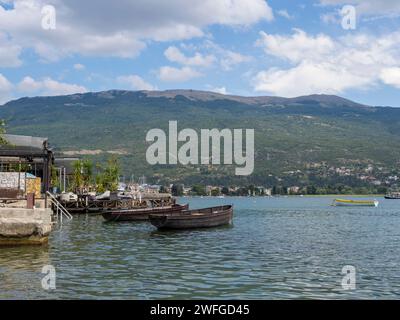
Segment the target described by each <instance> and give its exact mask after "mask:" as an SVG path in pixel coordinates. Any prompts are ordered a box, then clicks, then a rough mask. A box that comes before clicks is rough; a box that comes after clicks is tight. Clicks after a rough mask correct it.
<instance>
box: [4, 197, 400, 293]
mask: <svg viewBox="0 0 400 320" xmlns="http://www.w3.org/2000/svg"><path fill="white" fill-rule="evenodd" d="M188 200H189V202H191V206H192V207H196V206H197V207H202V206H203V207H205V206H210V205H214V204H216V201H217V200H216V199H206V198H205V199H185V202H186V201H188ZM225 200H226V201H227V202H233V203H234V205H235V218H234V225H233V227H223V228H216V229H208V230H191V231H180V232H160V231H156V230H155V229H154V228H153V227H152V226H151V225H150V224H148V223H104V222H103V220H102V218H101V217H99V216H97V217H96V216H92V217H89V216H81V217H76V218H75V219H74V220H73V221H71V222H69V223H66V224H64V226H63V228H62V231H61V232H55V233H53V234H52V236H51V239H50V243H49V245H48V246H47V247H41V248H36V247H35V248H3V249H1V251H0V289H1V290H0V298H2V299H12V298H23V299H38V298H44V299H46V298H60V299H70V298H83V299H98V298H115V299H189V298H191V299H237V298H243V299H293V298H303V299H315V298H318V299H332V298H333V299H345V298H353V299H357V298H384V299H391V298H398V297H399V294H400V279H399V278H400V276H398V266H399V262H400V248H399V246H398V245H397V244H398V240H399V239H400V228H399V227H400V215H398V210H397V205H396V203H394V202H392V203H390V204H387V203H382V207H381V208H379V209H378V210H374V209H373V208H372V209H369V208H367V209H363V208H343V209H344V210H341V208H340V209H339V208H332V207H330V206H329V204H330V203H331V200H332V199H330V198H324V197H322V198H307V199H306V198H282V199H257V200H256V202H254V201H253V200H252V199H247V198H240V199H239V198H232V199H225ZM46 264H52V265H54V266H55V267H56V270H57V290H56V291H54V292H51V293H49V292H47V291H44V290H43V289H42V288H41V284H40V281H41V278H42V276H43V275H42V274H41V268H42V266H43V265H46ZM348 264H350V265H354V266H355V267H356V269H357V290H355V291H343V290H342V289H341V280H342V277H343V275H342V274H341V270H342V267H343V266H344V265H348Z"/></svg>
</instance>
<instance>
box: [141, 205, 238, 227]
mask: <svg viewBox="0 0 400 320" xmlns="http://www.w3.org/2000/svg"><path fill="white" fill-rule="evenodd" d="M149 219H150V223H151V224H152V225H153V226H155V227H157V228H158V229H193V228H211V227H218V226H222V225H227V224H231V223H232V219H233V206H232V205H225V206H219V207H212V208H205V209H196V210H185V211H182V212H180V213H179V214H176V215H171V214H151V215H150V216H149Z"/></svg>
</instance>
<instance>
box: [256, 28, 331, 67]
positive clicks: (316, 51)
mask: <svg viewBox="0 0 400 320" xmlns="http://www.w3.org/2000/svg"><path fill="white" fill-rule="evenodd" d="M260 36H261V37H260V39H259V40H258V41H257V42H256V44H257V45H258V46H260V47H262V48H263V49H264V51H265V53H267V54H269V55H272V56H275V57H278V58H286V59H288V60H289V61H290V62H294V63H296V62H300V61H301V60H303V59H304V58H307V59H311V60H315V59H319V58H320V57H324V55H325V54H327V53H330V52H332V50H333V49H334V48H335V44H334V41H333V40H332V39H331V38H330V37H328V36H326V35H324V34H319V35H317V36H314V37H313V36H309V35H307V34H306V33H305V32H304V31H303V30H300V29H294V33H293V35H291V36H280V35H271V34H267V33H265V32H264V31H261V32H260Z"/></svg>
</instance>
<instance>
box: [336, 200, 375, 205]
mask: <svg viewBox="0 0 400 320" xmlns="http://www.w3.org/2000/svg"><path fill="white" fill-rule="evenodd" d="M332 205H333V206H358V207H377V206H378V205H379V201H377V200H348V199H335V200H333V203H332Z"/></svg>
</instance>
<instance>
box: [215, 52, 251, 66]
mask: <svg viewBox="0 0 400 320" xmlns="http://www.w3.org/2000/svg"><path fill="white" fill-rule="evenodd" d="M250 60H251V58H250V57H249V56H246V55H243V54H241V53H238V52H234V51H230V50H225V51H224V52H223V54H222V58H221V60H220V63H221V67H222V69H224V70H226V71H229V70H231V69H232V68H233V67H234V66H236V65H238V64H241V63H243V62H248V61H250Z"/></svg>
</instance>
